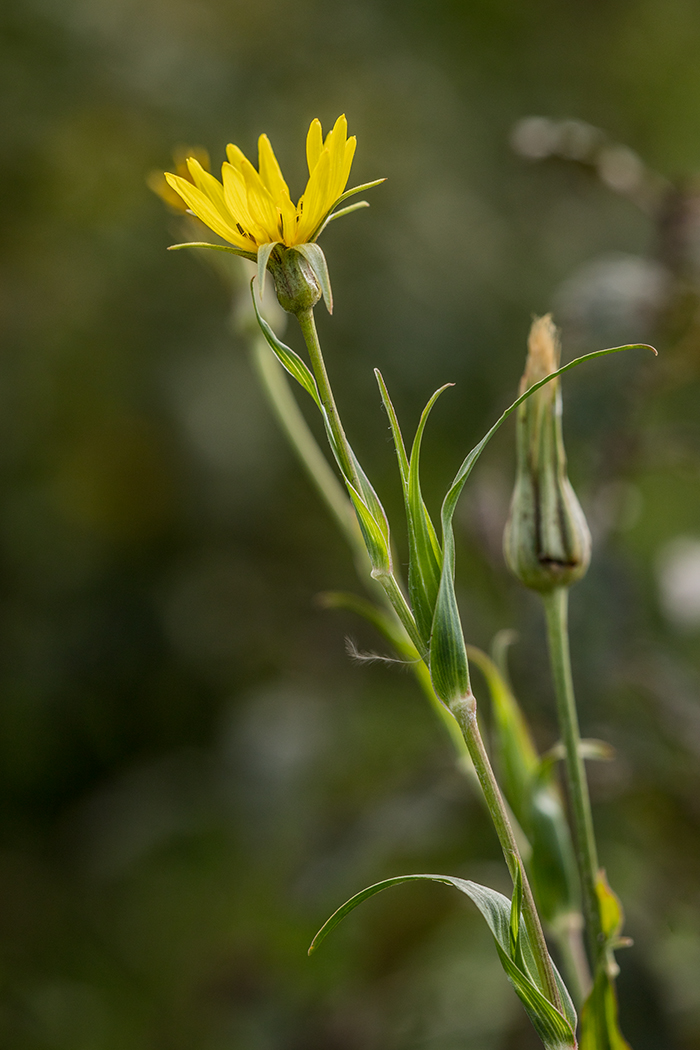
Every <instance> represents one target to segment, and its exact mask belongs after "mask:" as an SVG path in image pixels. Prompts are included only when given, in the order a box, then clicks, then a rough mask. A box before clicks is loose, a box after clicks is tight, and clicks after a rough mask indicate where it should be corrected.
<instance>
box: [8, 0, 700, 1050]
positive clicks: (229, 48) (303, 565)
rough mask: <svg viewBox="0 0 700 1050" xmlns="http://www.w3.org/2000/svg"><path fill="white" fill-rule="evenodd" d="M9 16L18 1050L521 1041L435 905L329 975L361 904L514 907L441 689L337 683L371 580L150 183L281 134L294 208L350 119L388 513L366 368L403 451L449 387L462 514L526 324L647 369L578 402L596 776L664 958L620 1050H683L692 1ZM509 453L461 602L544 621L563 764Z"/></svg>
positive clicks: (691, 567)
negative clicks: (321, 936)
mask: <svg viewBox="0 0 700 1050" xmlns="http://www.w3.org/2000/svg"><path fill="white" fill-rule="evenodd" d="M0 25H1V34H0V83H1V85H2V89H1V91H0V112H1V113H2V144H3V145H2V150H1V151H0V182H1V185H2V193H1V195H0V208H1V209H2V220H1V223H0V229H1V230H2V237H1V238H0V240H1V248H0V329H1V331H2V347H3V349H2V355H1V357H0V435H1V439H0V479H1V480H0V484H1V486H2V492H1V496H0V551H1V553H0V791H1V793H2V807H1V813H2V819H1V823H0V828H1V831H0V977H1V981H2V1002H1V1006H0V1046H2V1047H7V1048H8V1050H10V1048H12V1050H192V1048H196V1050H379V1048H382V1050H507V1048H515V1047H518V1048H523V1050H524V1048H525V1047H530V1046H533V1045H536V1044H535V1043H533V1041H532V1036H531V1035H530V1032H529V1028H528V1023H527V1021H526V1020H525V1019H524V1015H522V1013H521V1010H520V1007H519V1004H518V1003H517V1000H516V999H515V996H514V994H513V993H512V991H511V990H510V988H509V987H508V985H507V983H506V981H505V978H504V977H503V975H502V973H501V971H500V967H499V964H498V961H497V959H496V956H495V952H494V951H493V947H492V944H491V941H490V936H489V934H488V932H487V930H486V929H485V927H484V926H483V924H482V922H481V920H480V918H479V917H478V916H477V915H476V914H475V912H474V909H471V908H470V906H469V905H468V904H467V903H466V902H465V901H464V900H461V899H458V897H457V895H453V894H451V893H450V892H449V891H448V890H447V889H445V888H444V887H437V886H426V887H423V888H422V887H403V888H402V889H399V890H396V891H393V893H391V894H386V895H384V896H383V897H382V898H377V899H375V900H374V901H372V902H370V903H369V904H367V905H366V906H365V908H364V910H362V911H359V912H357V913H355V915H354V916H353V917H352V918H351V919H349V920H348V921H347V922H346V924H345V926H344V927H341V928H340V929H339V930H338V931H337V933H336V934H335V935H334V936H333V937H332V938H331V939H330V940H329V941H328V942H327V943H326V944H325V945H324V947H323V949H322V950H321V951H320V952H319V954H318V955H317V956H315V957H314V958H313V959H311V960H307V958H306V947H307V945H308V942H309V940H310V938H311V936H312V935H313V933H314V932H315V930H316V929H317V928H318V926H319V925H320V924H321V922H322V921H323V920H324V919H325V917H326V916H327V914H328V913H329V912H330V911H331V910H333V909H334V908H335V907H336V906H337V905H338V904H339V903H340V902H341V901H342V900H343V899H345V898H346V897H347V896H349V895H351V894H352V893H353V892H354V891H356V890H357V889H359V888H360V887H362V886H363V885H365V884H366V883H369V882H373V881H376V880H378V879H380V878H383V877H386V876H389V875H394V874H400V873H403V872H406V871H444V872H447V873H450V874H458V875H463V876H466V877H470V878H473V879H476V880H477V881H482V882H487V883H489V884H491V885H494V886H496V887H500V888H502V889H506V888H507V880H506V878H505V873H504V869H503V866H502V862H501V860H500V858H499V852H498V847H497V843H496V841H495V837H494V834H493V832H492V830H491V828H490V826H489V824H488V822H487V819H486V817H485V815H484V813H483V811H482V808H481V806H480V804H479V802H478V800H477V799H476V798H475V796H474V793H473V791H472V790H471V788H470V787H469V785H468V784H467V783H466V781H465V780H464V778H463V777H462V776H461V775H460V774H459V772H458V771H457V770H456V769H455V764H454V759H453V755H452V752H451V750H450V743H449V740H448V739H447V737H446V735H445V733H444V730H443V729H442V728H441V726H440V725H439V724H438V723H437V722H436V720H435V718H434V717H433V716H432V715H431V712H430V711H429V709H428V706H427V704H426V702H425V700H424V699H423V698H422V696H421V695H420V694H419V692H418V690H417V688H416V686H415V684H414V682H413V680H412V678H411V677H410V676H409V675H407V674H406V673H404V672H402V671H401V670H398V669H396V668H391V667H386V666H382V665H374V666H367V665H364V664H363V665H358V664H357V663H353V662H352V661H351V660H350V659H349V658H348V656H347V654H346V650H345V638H346V636H351V637H352V638H353V639H354V640H355V642H356V643H357V644H358V645H359V646H360V647H367V648H374V649H377V648H379V649H380V650H381V648H382V644H383V643H382V642H381V640H380V639H378V638H376V637H375V636H373V635H372V632H371V631H370V629H369V628H368V627H366V626H364V625H363V624H362V623H360V622H358V621H356V620H354V619H353V618H352V617H351V616H350V615H349V614H341V613H337V612H336V613H332V612H329V611H326V610H324V609H322V608H321V607H320V606H319V604H318V602H317V595H318V594H319V592H321V591H324V590H327V589H329V588H330V589H346V590H355V591H359V589H360V588H359V585H358V584H357V582H356V579H355V575H354V570H353V565H352V560H351V558H350V556H349V554H348V552H347V550H346V549H345V547H344V544H343V541H342V539H341V538H340V536H339V535H338V534H337V532H336V531H335V529H334V526H333V524H332V523H331V522H330V520H329V519H328V517H327V515H326V514H325V512H324V510H323V508H322V507H321V506H320V504H319V503H318V501H317V499H316V497H315V495H314V493H313V492H312V490H311V488H310V486H309V484H308V482H307V480H306V478H305V477H304V476H303V474H302V472H301V471H300V469H299V468H298V466H297V465H296V463H295V461H294V459H293V457H292V456H291V454H290V452H289V451H288V450H287V448H286V446H285V444H284V441H283V439H282V437H281V435H280V433H279V432H278V430H277V428H276V426H275V423H274V421H273V420H272V418H271V416H270V413H269V411H268V409H267V407H266V405H265V403H264V401H263V398H262V396H261V394H260V393H259V390H258V387H257V384H256V380H255V377H254V374H253V372H252V370H251V367H250V363H249V359H248V356H247V350H246V345H245V343H244V341H243V340H242V339H241V337H240V336H237V335H236V334H235V332H234V331H233V330H232V328H231V325H230V304H231V300H230V291H229V289H227V287H226V286H225V284H224V282H222V281H221V280H220V279H219V278H218V277H217V276H216V274H215V273H214V272H213V270H211V269H208V268H207V266H206V265H205V264H203V263H202V260H201V259H198V258H196V257H194V256H193V255H191V254H188V253H184V252H183V253H179V254H167V253H166V251H165V249H166V247H167V245H168V244H169V243H172V241H173V240H174V239H179V238H178V236H177V229H176V226H177V223H176V220H175V219H174V217H173V216H172V215H171V214H169V213H168V212H167V210H166V209H165V207H164V206H163V204H162V202H161V201H160V200H159V199H158V198H157V197H156V196H155V195H154V194H152V193H151V192H150V191H149V189H148V188H147V187H146V176H147V174H148V172H149V171H150V170H152V169H160V170H162V169H163V167H169V166H170V164H171V161H170V156H171V150H172V148H173V147H174V146H176V145H178V144H182V143H186V144H201V145H203V146H205V147H206V148H207V149H208V150H209V151H210V153H211V156H212V160H213V164H214V166H215V167H216V166H217V165H218V163H219V162H220V159H222V158H223V149H224V146H225V144H226V142H228V141H235V142H236V143H238V144H239V145H240V146H241V147H242V148H243V149H244V150H245V151H246V152H248V153H249V154H254V151H255V142H256V138H257V135H258V134H259V133H260V132H261V131H263V130H265V131H267V132H268V134H269V135H270V137H271V139H272V141H273V143H274V145H275V147H276V150H277V153H278V156H279V158H280V160H281V163H282V165H283V168H284V170H285V173H286V174H288V178H289V181H290V184H291V186H292V190H293V193H297V194H298V193H299V192H301V190H302V188H303V180H304V166H303V137H304V135H305V132H306V129H307V127H308V124H309V121H310V120H311V118H312V117H314V116H318V117H320V118H321V120H322V121H323V123H324V126H325V127H328V126H329V125H330V124H331V123H332V121H333V120H334V119H335V117H336V116H337V115H338V113H340V112H343V111H344V112H346V113H347V114H348V117H349V121H350V130H351V132H352V133H355V134H357V136H358V140H359V147H358V151H357V157H356V162H355V167H354V172H353V178H354V181H355V182H364V181H367V180H369V179H372V178H376V177H378V176H382V175H384V176H387V178H388V181H387V182H386V183H385V184H384V185H383V186H381V187H379V188H378V189H375V190H373V191H372V193H371V204H372V207H371V209H370V210H369V211H363V212H360V213H358V214H357V215H354V216H352V217H350V218H349V219H345V220H343V222H342V223H338V224H334V225H333V226H332V227H331V228H330V229H329V230H328V231H327V234H326V235H324V248H325V250H326V254H327V257H328V260H329V265H330V268H331V274H332V279H333V284H334V290H335V295H336V312H335V315H334V317H333V318H332V319H329V318H327V317H325V316H321V317H320V318H319V324H320V329H321V335H322V339H323V341H324V344H325V346H326V352H327V360H328V365H329V368H330V370H331V373H332V376H333V379H334V384H335V388H336V392H337V396H338V399H339V402H340V405H341V410H342V412H343V415H344V417H345V421H346V425H347V429H348V431H349V433H350V434H351V436H352V438H353V439H354V441H355V443H356V447H357V449H358V452H359V453H360V455H361V458H362V459H363V462H364V464H365V466H366V468H367V470H368V471H369V473H370V475H371V476H372V477H373V479H374V480H375V483H376V485H377V487H378V488H379V489H380V491H381V493H382V496H383V498H384V499H385V501H386V504H387V506H388V507H389V508H390V509H391V510H392V511H393V512H394V515H395V516H397V517H398V516H400V513H401V507H400V493H399V489H398V484H397V478H396V469H395V461H394V458H393V452H392V450H391V446H390V442H389V436H388V431H387V426H386V418H385V417H384V416H383V413H382V411H381V407H380V403H379V398H378V395H377V390H376V387H375V384H374V380H373V376H372V368H373V367H374V366H380V367H381V369H382V371H383V373H384V375H385V377H386V379H387V382H388V384H389V386H390V389H391V391H392V394H393V396H394V398H395V402H396V405H397V408H398V410H399V413H400V415H401V417H402V419H403V420H404V421H405V426H406V429H407V430H408V431H409V433H410V431H411V429H412V426H413V425H414V421H416V420H417V417H418V413H419V411H420V409H421V407H422V405H423V404H424V402H425V401H426V400H427V398H428V396H429V395H430V393H431V392H432V391H433V390H434V389H435V388H436V387H437V386H439V385H441V384H442V383H444V382H446V381H448V380H453V381H455V382H456V387H455V388H454V389H453V390H451V391H450V392H448V393H447V394H445V395H444V396H443V399H442V400H441V402H440V405H439V406H438V408H437V409H436V410H435V413H434V416H433V420H432V422H431V426H430V430H429V434H428V436H427V439H426V442H425V456H424V462H425V490H426V496H427V498H428V500H429V502H430V504H431V506H432V507H433V508H435V507H437V505H438V502H439V499H440V496H441V494H442V493H443V491H444V489H445V486H446V484H447V483H448V481H449V480H450V478H451V476H452V475H453V473H454V471H455V469H456V467H457V465H458V463H459V462H460V461H461V459H462V457H463V456H464V454H465V452H466V451H467V449H468V448H470V447H471V446H472V444H474V442H475V441H476V440H477V439H478V438H479V437H480V436H481V434H482V432H483V431H484V429H485V428H486V426H487V425H488V424H489V423H490V421H492V420H493V419H494V418H495V415H496V414H497V413H498V412H499V411H500V410H501V409H502V408H503V407H504V406H505V405H506V404H507V403H508V402H509V401H510V400H511V399H512V397H513V394H514V391H515V389H516V386H517V382H518V377H519V374H520V371H521V367H522V362H523V355H524V347H525V338H526V334H527V329H528V326H529V322H530V317H531V315H532V313H533V312H536V313H542V312H545V311H547V310H550V309H553V310H554V312H555V316H556V319H557V320H558V321H559V322H560V323H561V324H562V325H563V327H564V332H565V355H568V356H571V355H573V354H574V353H575V352H579V351H583V350H590V349H596V348H598V347H600V346H603V345H610V344H616V343H619V342H623V341H626V340H628V339H634V340H638V339H646V340H652V341H654V342H656V344H657V345H658V346H659V350H660V356H659V359H658V361H655V360H653V359H652V358H651V355H644V354H642V353H641V352H635V353H629V354H628V355H620V357H619V358H608V359H605V360H604V361H602V362H598V363H596V364H594V365H592V366H589V367H588V368H587V369H585V370H581V371H580V372H578V373H574V374H572V375H571V376H570V377H569V378H568V379H567V381H566V385H565V400H566V436H567V443H568V449H569V456H570V463H571V473H572V477H573V479H574V481H575V483H576V485H577V487H578V490H579V492H580V494H581V498H582V501H583V503H584V505H585V508H586V510H587V513H588V515H589V519H590V522H591V527H592V530H593V532H594V536H595V560H594V564H593V567H592V569H591V571H590V573H589V576H588V577H587V579H586V580H585V581H584V582H583V583H582V584H580V585H578V586H577V588H576V589H575V591H574V593H573V598H572V605H573V612H572V616H573V650H574V660H575V671H576V676H577V684H578V691H579V697H580V704H581V717H582V723H583V729H584V732H585V733H586V734H587V735H592V736H597V737H601V738H603V739H605V740H608V741H609V742H610V743H612V744H613V745H614V747H615V748H616V752H617V757H616V759H615V761H613V762H611V763H607V764H596V765H591V766H590V774H591V779H592V790H593V796H594V802H595V810H596V820H597V825H598V828H599V834H600V852H601V856H602V860H603V863H604V864H605V865H606V867H607V869H608V874H609V877H610V880H611V882H612V884H613V885H614V886H615V887H616V889H617V890H618V892H619V893H620V894H621V896H622V898H623V900H624V903H625V906H626V910H627V920H628V932H629V933H630V934H631V935H632V936H633V937H634V940H635V945H634V947H633V948H631V949H629V950H628V951H626V952H625V953H624V954H621V958H620V962H621V965H622V974H621V978H620V986H619V987H620V999H621V1016H622V1027H623V1029H624V1031H625V1033H626V1034H627V1036H628V1038H629V1039H630V1041H631V1043H632V1045H633V1046H634V1047H635V1050H644V1048H649V1050H651V1048H654V1050H659V1048H660V1047H662V1048H664V1050H697V1048H699V1047H700V980H699V978H700V802H699V799H700V773H699V769H698V767H699V763H700V415H699V411H698V401H699V397H700V375H699V368H700V334H699V332H700V330H699V329H698V323H697V320H698V313H697V303H698V288H700V278H699V273H700V197H698V196H696V185H697V183H696V176H697V173H699V172H700V63H698V61H697V55H698V53H700V9H699V8H698V6H697V5H696V4H695V3H693V2H692V0H610V2H608V3H601V2H591V0H569V2H567V3H556V2H554V0H528V2H526V3H521V4H511V3H508V2H505V0H472V2H469V3H458V2H454V0H432V2H431V3H430V4H428V3H421V2H418V0H402V2H398V0H355V2H343V0H338V2H333V3H328V2H325V3H324V2H322V0H296V2H295V3H288V2H285V0H255V2H245V0H168V2H165V0H138V2H136V0H5V2H4V3H3V5H2V8H1V12H0ZM533 117H535V118H540V119H535V120H533V119H531V118H533ZM562 122H563V123H562ZM596 128H599V129H603V132H601V133H598V132H596V131H595V130H594V129H596ZM287 337H288V338H289V339H290V340H292V341H295V342H294V345H298V341H297V340H296V335H295V333H293V332H292V330H291V327H290V329H289V331H288V336H287ZM314 425H315V424H314ZM512 444H513V432H512V429H510V428H505V429H504V431H503V432H502V433H501V434H499V436H498V438H497V439H496V440H495V441H494V443H493V444H492V446H491V447H490V448H489V450H488V452H487V454H486V455H485V456H484V458H483V462H482V463H481V465H480V467H479V469H478V471H477V472H476V474H475V476H474V478H473V481H472V482H471V483H470V485H469V487H468V489H467V491H466V492H465V494H464V496H463V498H462V502H461V505H460V509H459V512H458V544H459V547H458V574H459V588H460V601H461V604H462V609H463V613H464V619H465V624H466V629H467V633H468V636H469V640H470V641H471V642H473V643H475V644H479V645H481V646H483V647H488V645H489V644H490V641H491V638H492V637H493V635H494V634H495V633H496V632H497V631H498V630H500V629H502V628H505V627H511V628H515V629H516V630H517V631H518V632H519V639H520V640H519V643H518V644H517V645H516V646H515V647H514V649H513V654H512V673H513V677H514V680H515V683H516V687H517V691H518V694H519V696H520V698H521V701H522V703H523V705H524V707H525V709H526V711H527V713H528V716H529V718H530V719H531V721H532V723H533V726H534V729H535V732H536V736H537V739H538V742H539V744H540V746H541V747H542V748H545V747H548V746H550V745H551V744H552V743H554V742H555V740H556V736H557V734H556V728H555V725H554V719H553V701H552V693H551V688H550V685H549V681H548V677H547V669H546V662H545V655H544V646H543V631H542V623H541V616H540V611H539V608H538V605H537V603H536V602H535V601H534V600H533V599H531V597H530V596H528V595H527V594H524V593H522V592H521V591H520V589H519V588H518V586H517V585H516V584H515V583H514V582H513V581H512V580H510V578H509V577H508V575H507V573H506V571H505V569H504V566H503V562H502V557H501V554H500V536H501V530H502V527H503V522H504V520H505V515H506V512H507V503H508V498H509V488H510V485H511V481H512V475H513V448H512ZM397 535H398V537H399V549H400V551H401V552H402V554H403V555H404V556H405V547H403V546H402V543H403V541H402V539H401V533H400V530H398V529H397ZM478 684H479V687H480V688H481V690H482V692H483V687H481V683H478ZM485 711H486V712H487V704H485Z"/></svg>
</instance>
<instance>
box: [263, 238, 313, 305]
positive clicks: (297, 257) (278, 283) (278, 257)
mask: <svg viewBox="0 0 700 1050" xmlns="http://www.w3.org/2000/svg"><path fill="white" fill-rule="evenodd" d="M268 268H269V270H270V273H271V274H272V279H273V280H274V282H275V290H276V292H277V299H278V300H279V304H280V306H281V307H282V308H283V309H284V310H286V311H287V312H288V313H290V314H300V313H304V312H305V311H306V310H310V309H311V308H312V307H313V306H315V305H316V303H317V302H318V301H319V299H320V298H321V285H320V284H319V281H318V279H317V277H316V274H315V273H314V271H313V269H312V267H311V265H310V263H309V261H308V260H307V259H306V258H305V257H304V255H302V254H301V252H298V251H296V249H295V248H284V247H283V246H282V245H281V244H278V245H277V246H276V247H275V249H274V251H273V252H272V253H271V255H270V260H269V262H268Z"/></svg>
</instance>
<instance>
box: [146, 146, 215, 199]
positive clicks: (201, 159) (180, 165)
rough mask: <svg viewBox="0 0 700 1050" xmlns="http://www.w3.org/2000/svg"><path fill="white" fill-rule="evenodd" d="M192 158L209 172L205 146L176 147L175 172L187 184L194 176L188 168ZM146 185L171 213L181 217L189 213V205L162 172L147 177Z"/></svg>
mask: <svg viewBox="0 0 700 1050" xmlns="http://www.w3.org/2000/svg"><path fill="white" fill-rule="evenodd" d="M190 157H192V158H193V159H194V160H196V161H197V162H198V163H199V164H200V166H201V167H202V168H204V170H205V171H209V167H210V165H209V154H208V153H207V151H206V150H205V149H204V147H203V146H176V147H175V149H174V150H173V160H174V161H175V171H176V172H177V174H178V176H179V177H180V178H183V179H185V181H186V182H189V183H192V176H191V175H190V172H189V168H188V167H187V160H188V158H190ZM146 183H147V185H148V188H149V189H151V190H153V192H154V193H157V194H158V196H159V197H160V199H161V200H162V201H164V202H165V203H166V204H167V206H168V207H169V208H170V210H171V211H174V212H177V213H178V214H179V215H184V213H185V212H186V211H187V205H186V203H185V201H184V200H183V199H182V197H181V196H180V194H179V193H176V192H175V190H173V189H172V188H171V187H170V186H169V185H168V183H167V181H166V177H165V175H164V174H163V172H162V171H160V170H159V171H150V172H149V173H148V175H147V177H146Z"/></svg>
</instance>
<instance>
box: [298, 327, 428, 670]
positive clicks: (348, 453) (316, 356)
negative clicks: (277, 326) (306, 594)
mask: <svg viewBox="0 0 700 1050" xmlns="http://www.w3.org/2000/svg"><path fill="white" fill-rule="evenodd" d="M296 316H297V320H298V321H299V326H300V328H301V331H302V334H303V336H304V341H305V343H306V348H307V350H308V351H309V357H310V359H311V366H312V368H313V371H314V376H315V378H316V385H317V386H318V393H319V396H320V398H321V404H322V405H323V408H324V411H325V414H326V419H327V421H328V426H329V429H330V432H331V436H332V439H333V443H334V445H335V450H336V454H337V458H338V462H339V466H340V469H341V470H342V472H343V474H344V476H345V480H346V481H347V482H348V483H349V484H351V485H352V486H353V488H354V489H356V491H357V492H358V493H360V492H361V491H362V485H361V483H360V479H359V477H358V473H357V467H356V465H355V464H356V461H355V457H354V454H353V451H352V449H351V447H350V442H349V441H348V439H347V437H346V435H345V431H344V430H343V424H342V423H341V421H340V414H339V412H338V407H337V405H336V403H335V398H334V397H333V391H332V390H331V384H330V380H329V378H328V372H327V371H326V362H325V361H324V360H323V351H322V350H321V344H320V342H319V339H318V332H317V331H316V323H315V321H314V313H313V309H308V310H302V311H300V312H299V313H298V314H297V315H296ZM372 576H373V578H374V579H376V580H378V581H379V583H380V584H381V585H382V587H383V588H384V591H385V593H386V596H387V598H388V599H389V601H390V603H391V606H392V608H393V610H394V612H395V613H396V615H397V616H398V618H399V620H400V621H401V624H402V626H403V628H404V630H405V631H406V634H407V635H408V636H409V638H410V639H411V642H412V643H413V645H414V646H415V647H416V649H417V651H418V653H419V654H420V656H421V658H423V657H425V656H426V655H427V653H426V647H425V643H424V641H423V639H422V638H421V636H420V632H419V630H418V628H417V626H416V622H415V619H414V617H413V613H412V612H411V608H410V606H409V604H408V602H407V601H406V597H405V595H404V593H403V591H402V590H401V587H400V586H399V582H398V580H397V579H396V576H395V575H394V572H393V569H392V570H391V571H384V570H382V571H380V570H379V569H373V570H372Z"/></svg>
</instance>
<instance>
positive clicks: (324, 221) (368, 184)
mask: <svg viewBox="0 0 700 1050" xmlns="http://www.w3.org/2000/svg"><path fill="white" fill-rule="evenodd" d="M382 182H386V179H375V180H374V182H363V183H362V185H361V186H353V187H352V189H349V190H346V191H345V193H341V195H340V196H339V197H338V199H337V200H336V201H334V202H333V204H331V206H330V208H329V209H328V211H327V212H326V214H325V215H324V216H323V218H322V219H321V221H320V222H319V224H318V226H317V227H316V229H315V230H314V231H313V233H312V234H311V236H310V237H309V241H315V240H316V238H317V237H318V236H319V235H320V234H321V232H322V230H323V228H324V227H325V225H326V224H327V223H328V222H330V220H331V219H333V218H335V216H334V214H333V213H334V212H335V209H336V208H337V207H338V205H340V204H342V203H343V201H346V200H348V198H349V197H354V196H355V194H356V193H364V191H365V190H371V189H372V188H373V187H374V186H379V185H381V183H382ZM349 210H350V209H348V211H349ZM352 210H353V211H354V210H355V209H354V208H353V209H352Z"/></svg>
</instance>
